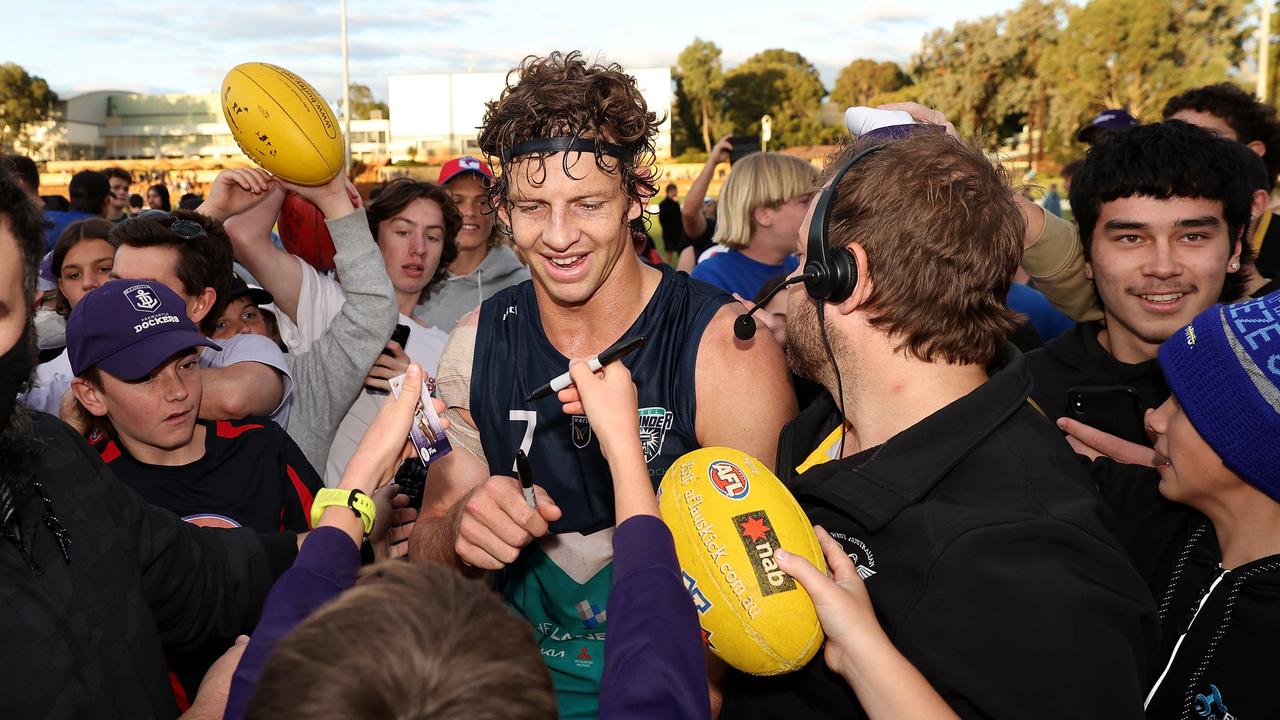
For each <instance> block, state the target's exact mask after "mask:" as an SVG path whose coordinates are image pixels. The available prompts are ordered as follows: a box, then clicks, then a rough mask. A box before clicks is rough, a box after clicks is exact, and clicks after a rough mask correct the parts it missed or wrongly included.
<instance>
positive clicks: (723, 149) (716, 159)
mask: <svg viewBox="0 0 1280 720" xmlns="http://www.w3.org/2000/svg"><path fill="white" fill-rule="evenodd" d="M731 137H733V136H732V135H725V136H724V137H722V138H720V142H718V143H716V144H715V145H713V146H712V147H711V153H710V154H708V155H707V162H708V163H710V164H712V165H719V164H720V163H722V162H729V154H730V153H732V152H733V143H731V142H729V138H731Z"/></svg>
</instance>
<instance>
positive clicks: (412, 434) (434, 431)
mask: <svg viewBox="0 0 1280 720" xmlns="http://www.w3.org/2000/svg"><path fill="white" fill-rule="evenodd" d="M390 382H391V394H392V395H394V396H395V397H396V398H397V399H399V398H400V390H401V389H402V388H403V387H404V375H398V376H396V377H393V378H391V380H390ZM409 439H410V440H412V441H413V446H414V448H415V449H416V450H417V451H418V457H419V458H420V459H421V460H422V464H423V465H430V464H431V462H432V461H433V460H435V459H437V458H440V457H442V456H444V455H448V454H449V451H450V450H452V449H453V446H451V445H450V444H449V436H448V435H445V432H444V426H443V425H442V424H441V423H440V416H439V415H438V414H437V413H436V406H435V403H433V402H431V394H430V393H429V392H427V383H426V380H423V382H422V394H421V395H420V396H419V397H418V409H417V410H415V411H414V413H413V425H412V426H410V428H409Z"/></svg>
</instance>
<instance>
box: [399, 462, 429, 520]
mask: <svg viewBox="0 0 1280 720" xmlns="http://www.w3.org/2000/svg"><path fill="white" fill-rule="evenodd" d="M394 482H395V484H397V485H399V486H400V492H402V493H404V494H405V495H408V496H409V507H411V508H413V509H414V510H421V509H422V494H423V493H424V492H426V490H427V466H426V465H423V464H422V461H421V460H419V459H418V458H416V457H411V458H409V459H408V460H405V461H404V462H402V463H400V469H399V470H396V478H395V480H394Z"/></svg>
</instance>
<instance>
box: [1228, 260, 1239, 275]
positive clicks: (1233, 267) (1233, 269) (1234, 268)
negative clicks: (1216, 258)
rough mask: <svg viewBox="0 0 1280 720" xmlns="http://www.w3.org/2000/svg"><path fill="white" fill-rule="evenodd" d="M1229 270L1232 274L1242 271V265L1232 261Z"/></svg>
mask: <svg viewBox="0 0 1280 720" xmlns="http://www.w3.org/2000/svg"><path fill="white" fill-rule="evenodd" d="M1229 269H1230V270H1231V272H1235V271H1237V270H1239V269H1240V263H1238V262H1236V261H1234V260H1232V261H1231V266H1230V268H1229Z"/></svg>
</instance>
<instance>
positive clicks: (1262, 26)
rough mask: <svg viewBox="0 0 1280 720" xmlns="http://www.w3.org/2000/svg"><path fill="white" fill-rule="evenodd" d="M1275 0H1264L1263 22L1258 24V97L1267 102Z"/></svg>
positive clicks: (1269, 86)
mask: <svg viewBox="0 0 1280 720" xmlns="http://www.w3.org/2000/svg"><path fill="white" fill-rule="evenodd" d="M1273 2H1275V0H1262V2H1261V3H1260V4H1261V5H1262V22H1261V23H1259V25H1258V90H1257V93H1258V99H1259V100H1261V101H1263V102H1266V101H1267V96H1268V95H1269V94H1270V93H1269V92H1268V91H1269V90H1270V89H1271V83H1270V82H1268V78H1269V76H1270V74H1271V4H1272V3H1273Z"/></svg>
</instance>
